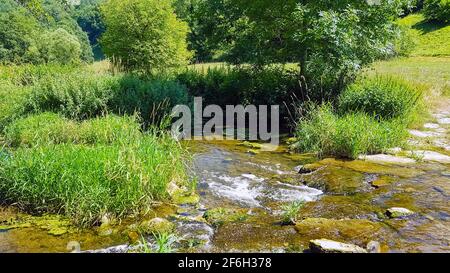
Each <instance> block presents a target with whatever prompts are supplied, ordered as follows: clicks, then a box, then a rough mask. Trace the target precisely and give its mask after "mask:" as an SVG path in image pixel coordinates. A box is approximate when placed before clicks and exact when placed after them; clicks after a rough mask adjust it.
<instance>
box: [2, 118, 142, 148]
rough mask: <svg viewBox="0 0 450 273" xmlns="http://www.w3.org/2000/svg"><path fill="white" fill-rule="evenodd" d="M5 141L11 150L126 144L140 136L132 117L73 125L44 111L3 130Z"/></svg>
mask: <svg viewBox="0 0 450 273" xmlns="http://www.w3.org/2000/svg"><path fill="white" fill-rule="evenodd" d="M5 132H6V133H5V135H6V141H7V143H8V144H9V145H10V146H13V147H19V146H22V147H33V146H38V145H46V144H61V143H74V144H110V143H114V142H117V141H121V142H130V141H133V140H135V139H137V138H139V137H141V135H142V134H141V132H140V125H139V123H138V122H137V118H136V117H135V116H122V117H119V116H114V115H107V116H104V117H97V118H95V119H90V120H86V121H83V122H77V121H73V120H69V119H66V118H65V117H63V116H61V115H59V114H56V113H50V112H45V113H41V114H36V115H29V116H27V117H25V118H21V119H17V120H16V121H14V122H12V123H11V124H10V125H9V126H8V127H7V128H6V129H5Z"/></svg>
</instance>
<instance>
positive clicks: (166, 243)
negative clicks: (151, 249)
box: [153, 232, 178, 253]
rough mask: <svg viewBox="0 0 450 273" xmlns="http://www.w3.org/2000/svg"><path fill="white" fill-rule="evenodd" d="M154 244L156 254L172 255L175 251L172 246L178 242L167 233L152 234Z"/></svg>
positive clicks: (172, 235) (173, 236)
mask: <svg viewBox="0 0 450 273" xmlns="http://www.w3.org/2000/svg"><path fill="white" fill-rule="evenodd" d="M153 237H154V238H155V244H156V253H173V252H175V251H176V249H175V248H174V244H175V243H176V242H177V241H178V238H177V237H176V236H175V235H174V234H172V233H168V232H159V233H154V234H153Z"/></svg>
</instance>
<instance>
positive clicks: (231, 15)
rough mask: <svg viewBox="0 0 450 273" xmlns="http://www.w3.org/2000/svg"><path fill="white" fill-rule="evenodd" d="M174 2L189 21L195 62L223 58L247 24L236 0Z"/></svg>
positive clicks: (178, 10)
mask: <svg viewBox="0 0 450 273" xmlns="http://www.w3.org/2000/svg"><path fill="white" fill-rule="evenodd" d="M173 5H174V8H175V12H176V14H177V16H178V17H179V18H180V19H181V20H183V21H185V22H187V23H188V24H189V28H190V30H191V31H190V32H189V34H188V46H189V49H190V50H192V51H193V52H194V53H195V61H196V62H205V61H211V60H222V59H223V58H224V56H225V55H226V54H227V52H228V50H229V48H230V45H229V43H230V41H232V40H234V37H235V36H236V35H237V32H238V31H239V30H240V29H241V27H240V26H239V24H242V23H243V22H241V21H240V20H238V19H239V17H238V16H236V15H237V13H236V6H235V5H234V4H233V1H229V0H175V1H174V4H173ZM235 20H236V22H235ZM244 25H245V23H244Z"/></svg>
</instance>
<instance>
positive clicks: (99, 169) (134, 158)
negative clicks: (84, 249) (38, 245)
mask: <svg viewBox="0 0 450 273" xmlns="http://www.w3.org/2000/svg"><path fill="white" fill-rule="evenodd" d="M0 154H2V153H0ZM3 154H4V152H3ZM184 159H185V158H184V152H183V150H182V149H181V148H180V146H179V144H178V143H176V142H175V141H174V140H172V139H171V138H169V137H162V138H161V137H156V136H154V135H146V136H145V137H143V138H140V139H138V140H137V141H135V142H133V143H129V144H126V145H125V144H119V143H115V144H113V145H95V146H84V145H74V144H59V145H44V146H38V147H35V148H33V149H29V148H19V149H17V150H16V151H15V152H14V153H13V154H12V155H9V156H1V157H0V180H1V181H2V183H0V200H1V202H2V203H3V204H15V205H17V206H19V207H20V208H22V209H23V210H25V211H28V212H32V213H64V214H65V215H66V216H68V217H70V218H71V219H72V220H73V221H74V223H75V224H78V225H80V226H88V225H93V224H95V223H98V222H99V221H100V219H101V218H102V216H104V215H109V216H111V217H117V218H118V219H123V218H124V217H126V216H128V215H137V214H139V213H146V212H147V211H148V210H150V209H151V206H152V204H153V202H154V201H155V200H161V199H164V198H166V197H167V190H166V189H167V185H168V184H169V182H171V181H185V179H186V176H185V169H184V165H183V162H184Z"/></svg>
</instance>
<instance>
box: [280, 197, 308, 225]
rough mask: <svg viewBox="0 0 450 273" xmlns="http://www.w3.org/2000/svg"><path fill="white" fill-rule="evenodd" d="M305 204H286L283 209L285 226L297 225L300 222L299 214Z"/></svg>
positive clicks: (298, 202) (299, 202) (296, 202)
mask: <svg viewBox="0 0 450 273" xmlns="http://www.w3.org/2000/svg"><path fill="white" fill-rule="evenodd" d="M303 205H304V202H302V201H294V202H292V203H289V204H285V205H283V206H282V207H281V209H282V214H281V216H282V222H283V223H284V224H295V223H296V222H297V220H298V216H299V215H298V214H299V212H300V209H301V208H302V207H303Z"/></svg>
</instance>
